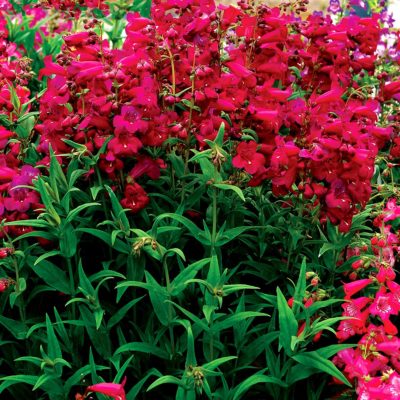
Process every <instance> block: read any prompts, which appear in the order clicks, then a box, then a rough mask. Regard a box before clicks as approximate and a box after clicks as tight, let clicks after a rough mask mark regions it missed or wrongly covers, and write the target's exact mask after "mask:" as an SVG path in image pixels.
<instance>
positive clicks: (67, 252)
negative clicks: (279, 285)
mask: <svg viewBox="0 0 400 400" xmlns="http://www.w3.org/2000/svg"><path fill="white" fill-rule="evenodd" d="M59 239H60V251H61V253H62V255H63V256H64V257H66V258H71V257H73V256H74V255H75V253H76V250H77V246H78V238H77V237H76V232H75V229H74V227H73V225H72V224H70V223H68V222H67V223H65V224H63V226H62V227H61V228H60V236H59Z"/></svg>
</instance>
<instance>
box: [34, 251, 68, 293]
mask: <svg viewBox="0 0 400 400" xmlns="http://www.w3.org/2000/svg"><path fill="white" fill-rule="evenodd" d="M27 263H28V265H30V266H31V268H32V270H33V271H34V272H35V274H36V275H38V276H39V277H40V278H42V279H43V281H44V282H46V284H47V285H49V286H50V287H52V288H54V289H56V290H58V291H60V292H61V293H66V294H71V288H70V286H69V280H68V278H67V275H66V274H65V272H64V271H63V270H61V269H60V268H58V267H57V266H56V265H55V264H53V263H51V262H50V261H46V260H42V261H39V262H35V258H34V257H33V256H28V257H27Z"/></svg>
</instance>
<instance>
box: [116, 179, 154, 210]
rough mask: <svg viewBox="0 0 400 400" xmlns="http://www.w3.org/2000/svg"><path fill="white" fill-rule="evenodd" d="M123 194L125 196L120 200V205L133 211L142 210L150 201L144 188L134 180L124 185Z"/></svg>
mask: <svg viewBox="0 0 400 400" xmlns="http://www.w3.org/2000/svg"><path fill="white" fill-rule="evenodd" d="M124 195H125V197H124V198H123V199H122V200H121V205H122V207H124V208H128V209H130V210H131V211H132V212H134V213H136V212H138V211H140V210H142V209H143V208H144V207H146V206H147V204H149V201H150V199H149V197H148V196H147V193H146V192H145V190H144V189H143V188H142V187H141V186H140V185H139V184H138V183H136V182H133V183H130V184H128V185H126V186H125V192H124Z"/></svg>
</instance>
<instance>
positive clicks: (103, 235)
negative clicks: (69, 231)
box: [76, 228, 132, 254]
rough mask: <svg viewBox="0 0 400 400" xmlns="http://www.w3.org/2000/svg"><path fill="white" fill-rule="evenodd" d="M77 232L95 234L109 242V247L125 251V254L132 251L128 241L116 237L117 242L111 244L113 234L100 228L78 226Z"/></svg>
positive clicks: (120, 251)
mask: <svg viewBox="0 0 400 400" xmlns="http://www.w3.org/2000/svg"><path fill="white" fill-rule="evenodd" d="M76 232H85V233H88V234H90V235H93V236H95V237H97V238H99V239H101V240H102V241H103V242H105V243H107V244H108V246H109V247H111V248H113V249H115V250H116V251H118V252H119V253H123V254H131V253H132V249H131V247H130V246H129V245H128V244H127V243H124V242H123V241H122V240H120V239H116V240H115V242H114V243H113V244H111V235H110V234H109V233H107V232H105V231H102V230H100V229H93V228H77V229H76Z"/></svg>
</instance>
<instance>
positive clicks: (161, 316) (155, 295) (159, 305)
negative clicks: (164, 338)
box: [145, 271, 175, 326]
mask: <svg viewBox="0 0 400 400" xmlns="http://www.w3.org/2000/svg"><path fill="white" fill-rule="evenodd" d="M145 276H146V281H147V284H148V286H149V295H150V301H151V304H152V305H153V308H154V312H155V314H156V316H157V318H158V320H159V321H160V322H161V323H162V324H163V325H164V326H168V324H169V322H170V318H173V317H174V315H169V309H170V307H169V306H168V304H166V303H165V301H166V300H169V299H170V296H169V293H168V291H167V289H166V288H165V287H163V286H160V285H159V284H158V282H157V281H156V280H155V279H154V278H153V277H152V276H151V274H150V273H149V272H147V271H146V272H145ZM173 314H175V313H173Z"/></svg>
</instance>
